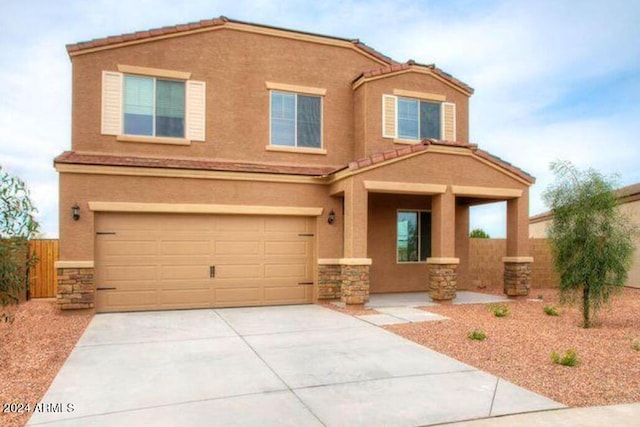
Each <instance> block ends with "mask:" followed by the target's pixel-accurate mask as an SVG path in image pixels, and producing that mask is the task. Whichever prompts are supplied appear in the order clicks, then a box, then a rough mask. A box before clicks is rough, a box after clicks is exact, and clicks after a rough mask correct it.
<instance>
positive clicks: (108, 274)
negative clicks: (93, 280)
mask: <svg viewBox="0 0 640 427" xmlns="http://www.w3.org/2000/svg"><path fill="white" fill-rule="evenodd" d="M156 269H157V267H156V266H155V265H110V266H108V267H107V268H105V275H104V278H105V279H106V280H107V281H109V282H112V281H132V280H133V281H140V280H151V281H153V280H157V279H158V277H157V274H156Z"/></svg>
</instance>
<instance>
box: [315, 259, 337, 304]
mask: <svg viewBox="0 0 640 427" xmlns="http://www.w3.org/2000/svg"><path fill="white" fill-rule="evenodd" d="M341 288H342V266H341V265H340V264H338V263H337V260H336V263H335V264H320V263H319V264H318V299H319V300H328V299H336V298H340V296H341V295H342V292H341Z"/></svg>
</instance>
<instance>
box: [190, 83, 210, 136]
mask: <svg viewBox="0 0 640 427" xmlns="http://www.w3.org/2000/svg"><path fill="white" fill-rule="evenodd" d="M206 95H207V94H206V84H205V82H199V81H195V80H188V81H187V111H186V122H187V124H186V125H187V132H186V133H187V135H186V136H187V139H189V140H191V141H204V140H205V128H206V99H207V96H206Z"/></svg>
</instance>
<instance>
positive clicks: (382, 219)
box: [368, 193, 431, 293]
mask: <svg viewBox="0 0 640 427" xmlns="http://www.w3.org/2000/svg"><path fill="white" fill-rule="evenodd" d="M430 209H431V197H430V196H412V195H396V194H375V193H373V194H370V195H369V230H368V250H369V258H371V259H372V264H371V292H372V293H381V292H412V291H422V292H426V290H427V284H428V283H427V277H428V266H427V264H426V262H416V263H398V262H397V260H396V238H397V212H398V210H424V211H428V210H430Z"/></svg>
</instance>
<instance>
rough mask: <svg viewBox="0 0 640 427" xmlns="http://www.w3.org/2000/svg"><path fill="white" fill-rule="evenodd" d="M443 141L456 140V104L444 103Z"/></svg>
mask: <svg viewBox="0 0 640 427" xmlns="http://www.w3.org/2000/svg"><path fill="white" fill-rule="evenodd" d="M442 139H444V140H445V141H455V140H456V104H454V103H452V102H443V103H442Z"/></svg>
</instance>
